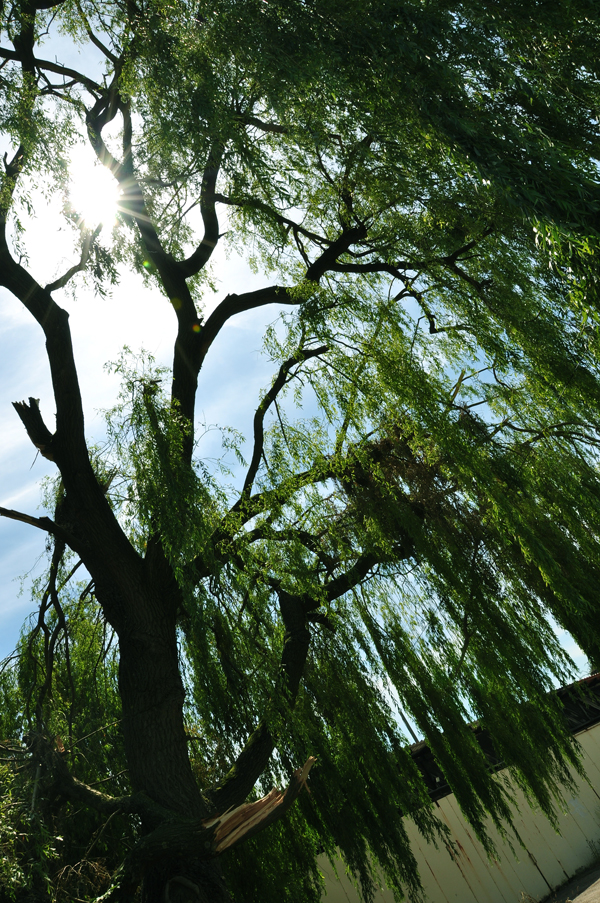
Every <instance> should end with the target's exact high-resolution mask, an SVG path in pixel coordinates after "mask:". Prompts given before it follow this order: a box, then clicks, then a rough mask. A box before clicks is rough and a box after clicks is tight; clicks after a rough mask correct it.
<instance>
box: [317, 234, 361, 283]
mask: <svg viewBox="0 0 600 903" xmlns="http://www.w3.org/2000/svg"><path fill="white" fill-rule="evenodd" d="M366 234H367V227H366V226H364V225H362V224H361V225H359V226H354V227H353V228H352V229H344V231H343V232H342V233H341V235H340V236H339V237H338V238H336V240H335V241H333V242H331V244H330V245H329V247H328V248H327V249H326V250H325V251H323V253H322V254H321V256H320V257H317V259H316V260H315V261H314V263H312V264H311V266H309V268H308V269H307V271H306V278H307V280H308V281H309V282H318V281H319V280H320V279H321V277H322V276H324V275H325V273H326V272H327V271H328V270H330V269H331V267H332V265H334V264H335V263H336V261H337V259H338V257H339V256H340V254H343V253H344V252H345V251H347V250H348V249H349V248H350V247H351V246H352V245H353V244H355V243H356V242H357V241H360V240H361V239H362V238H364V237H365V236H366Z"/></svg>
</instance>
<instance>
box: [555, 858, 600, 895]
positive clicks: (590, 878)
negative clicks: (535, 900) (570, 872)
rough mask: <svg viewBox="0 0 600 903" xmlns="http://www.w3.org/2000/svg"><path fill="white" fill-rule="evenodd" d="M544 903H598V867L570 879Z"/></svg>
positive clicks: (599, 876) (599, 881)
mask: <svg viewBox="0 0 600 903" xmlns="http://www.w3.org/2000/svg"><path fill="white" fill-rule="evenodd" d="M544 903H600V866H599V865H598V864H597V863H596V864H595V865H594V866H593V867H592V868H591V869H590V870H589V871H587V872H583V873H582V874H581V875H576V876H575V877H574V878H571V880H570V881H568V882H567V884H563V886H562V887H559V888H558V889H557V890H555V891H553V892H552V893H551V894H550V895H549V896H547V897H544Z"/></svg>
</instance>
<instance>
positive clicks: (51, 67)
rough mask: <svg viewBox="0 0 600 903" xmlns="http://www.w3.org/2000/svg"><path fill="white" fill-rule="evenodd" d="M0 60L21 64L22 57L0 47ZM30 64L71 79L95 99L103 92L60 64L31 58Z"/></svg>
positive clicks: (91, 80)
mask: <svg viewBox="0 0 600 903" xmlns="http://www.w3.org/2000/svg"><path fill="white" fill-rule="evenodd" d="M0 58H3V59H5V60H15V61H16V62H22V55H21V53H20V52H19V53H18V52H17V51H16V50H7V49H6V48H5V47H0ZM31 62H32V63H33V66H34V67H35V68H36V69H41V70H44V71H47V72H54V73H55V74H56V75H62V76H64V78H70V79H73V81H75V82H77V84H79V85H82V86H83V87H84V88H87V90H88V91H89V92H90V94H93V95H94V96H95V97H98V96H99V95H102V93H103V91H104V88H103V86H102V85H100V84H98V82H95V81H94V80H93V79H91V78H89V77H88V76H87V75H84V74H83V73H82V72H78V71H77V70H76V69H71V68H70V67H69V66H63V65H61V63H53V62H52V60H41V59H39V58H38V57H32V58H31Z"/></svg>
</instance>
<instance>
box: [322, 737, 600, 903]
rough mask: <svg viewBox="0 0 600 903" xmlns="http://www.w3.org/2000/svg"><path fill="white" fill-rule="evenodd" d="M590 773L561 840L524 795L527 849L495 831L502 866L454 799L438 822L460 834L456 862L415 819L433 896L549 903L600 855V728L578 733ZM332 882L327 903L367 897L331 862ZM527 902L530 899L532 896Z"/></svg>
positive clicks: (440, 900)
mask: <svg viewBox="0 0 600 903" xmlns="http://www.w3.org/2000/svg"><path fill="white" fill-rule="evenodd" d="M577 739H578V741H579V743H580V744H581V746H582V748H583V753H584V758H583V766H584V769H585V771H586V773H587V776H588V778H589V781H590V784H589V785H588V784H586V783H585V782H580V784H579V788H578V793H577V796H574V797H571V798H567V799H566V811H565V812H564V813H562V814H561V815H560V819H559V830H560V833H559V834H557V833H556V832H555V830H554V829H553V827H552V826H551V824H550V823H549V822H548V820H547V819H546V818H545V816H544V815H543V814H542V813H540V812H539V811H536V810H533V809H531V808H530V806H529V804H528V803H527V802H526V800H525V799H524V797H523V795H522V794H520V792H519V791H517V798H518V799H519V800H520V806H519V815H518V817H516V818H515V826H516V828H517V830H518V832H519V834H520V836H521V838H522V840H523V842H524V843H525V847H526V849H523V848H522V847H521V846H520V845H519V844H518V842H517V841H515V842H514V844H513V846H514V850H515V853H516V858H515V855H514V854H513V852H512V851H511V849H510V847H509V846H508V845H507V844H506V843H505V842H503V841H502V840H501V838H500V837H499V835H498V833H497V832H496V831H495V830H494V829H491V830H490V836H491V837H492V838H493V839H494V842H495V843H496V846H497V849H498V851H499V854H500V855H499V859H498V860H497V861H491V860H490V859H488V857H487V855H486V853H485V851H484V849H483V848H482V846H481V844H480V843H479V842H478V841H477V840H476V838H475V837H474V835H473V831H472V830H471V828H470V827H469V825H468V824H467V822H466V821H465V819H464V818H463V816H462V814H461V812H460V809H459V808H458V805H457V802H456V798H455V797H454V794H450V795H449V796H446V797H444V798H443V799H441V800H440V801H439V803H436V806H438V807H439V809H438V815H439V816H440V817H441V818H442V819H443V820H444V821H445V822H446V824H447V825H448V827H449V828H450V831H451V832H452V840H453V842H454V847H455V851H456V854H455V857H454V858H452V857H451V855H450V853H449V852H448V851H447V850H446V849H445V848H444V847H440V848H439V849H437V850H436V848H435V847H434V846H433V844H428V843H426V842H425V841H424V840H423V838H422V837H421V835H420V834H419V833H418V831H417V830H416V828H415V827H414V826H413V824H412V822H411V821H410V820H407V822H406V826H407V831H408V834H409V837H410V839H411V841H412V845H413V851H414V853H415V856H416V858H417V861H418V864H419V873H420V876H421V881H422V884H423V888H424V890H425V895H426V897H427V899H428V900H429V901H431V903H520V901H521V900H522V899H523V895H529V897H530V898H532V899H533V900H541V899H543V898H544V897H546V896H547V895H548V894H550V892H551V891H553V890H554V889H555V888H556V887H559V886H560V885H561V884H564V882H565V881H566V880H567V879H569V878H571V877H572V876H573V875H574V874H575V873H576V872H577V871H579V870H580V869H583V868H585V867H586V866H587V865H590V864H591V863H592V861H594V860H595V859H598V857H599V855H600V724H596V725H594V726H593V727H591V728H589V729H588V730H584V731H581V732H580V733H578V734H577ZM320 865H321V870H322V872H323V874H324V875H325V882H326V897H324V900H323V903H358V900H359V896H358V892H357V891H356V889H355V887H354V886H353V884H352V882H351V881H350V880H349V878H348V877H347V876H346V875H345V874H344V872H343V866H342V864H341V863H340V865H339V867H338V876H339V877H338V878H336V877H335V874H334V871H333V869H332V868H331V865H330V864H329V862H328V861H327V860H326V859H325V858H323V860H322V861H321V863H320ZM525 899H527V896H525ZM375 901H376V903H393V896H392V893H391V891H389V890H387V889H385V888H381V889H380V891H379V892H378V893H377V895H376V897H375Z"/></svg>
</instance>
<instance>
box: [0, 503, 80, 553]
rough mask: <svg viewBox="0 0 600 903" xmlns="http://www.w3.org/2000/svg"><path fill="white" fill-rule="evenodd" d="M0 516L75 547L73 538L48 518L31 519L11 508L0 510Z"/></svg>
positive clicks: (75, 543) (29, 516) (27, 515)
mask: <svg viewBox="0 0 600 903" xmlns="http://www.w3.org/2000/svg"><path fill="white" fill-rule="evenodd" d="M0 516H1V517H8V518H10V520H18V521H21V523H23V524H29V525H30V526H32V527H37V528H38V529H39V530H43V531H44V532H45V533H51V534H52V535H53V536H56V538H57V539H61V540H62V541H63V542H66V543H67V545H69V546H71V547H73V546H76V545H77V542H76V540H75V538H74V537H73V536H72V535H71V534H70V533H69V532H68V531H67V530H65V529H64V528H63V527H60V526H59V525H58V524H56V523H54V521H53V520H50V518H49V517H32V516H31V515H30V514H24V513H23V512H21V511H14V510H13V509H12V508H0Z"/></svg>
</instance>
